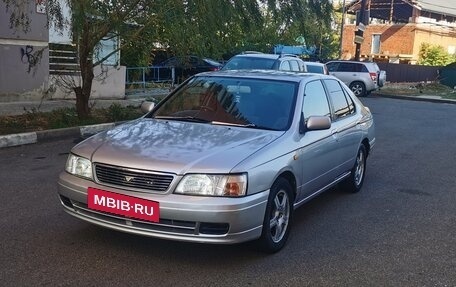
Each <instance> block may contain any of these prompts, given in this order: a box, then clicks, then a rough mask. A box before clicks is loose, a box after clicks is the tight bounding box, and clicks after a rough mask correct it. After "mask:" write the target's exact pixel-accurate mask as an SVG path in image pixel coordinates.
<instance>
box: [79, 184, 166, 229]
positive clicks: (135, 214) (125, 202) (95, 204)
mask: <svg viewBox="0 0 456 287" xmlns="http://www.w3.org/2000/svg"><path fill="white" fill-rule="evenodd" d="M87 204H88V206H89V208H90V209H93V210H98V211H103V212H109V213H113V214H117V215H123V216H125V217H128V218H136V219H141V220H145V221H152V222H158V221H159V220H160V206H159V203H158V202H156V201H151V200H146V199H142V198H137V197H134V196H128V195H123V194H119V193H115V192H110V191H106V190H101V189H97V188H93V187H89V188H88V189H87Z"/></svg>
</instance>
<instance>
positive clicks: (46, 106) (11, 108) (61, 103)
mask: <svg viewBox="0 0 456 287" xmlns="http://www.w3.org/2000/svg"><path fill="white" fill-rule="evenodd" d="M146 96H149V95H142V94H135V95H128V96H127V97H126V99H121V100H120V99H117V100H113V99H95V100H91V101H90V106H91V107H98V108H101V107H109V106H110V105H112V104H113V103H118V104H120V105H122V106H129V105H131V106H135V107H139V106H141V103H142V102H143V101H144V100H145V99H146V98H147V97H146ZM371 96H372V97H387V98H393V99H401V100H413V101H426V102H434V103H446V104H456V100H448V99H440V98H438V97H433V96H419V97H416V96H393V95H384V94H381V92H374V93H372V95H371ZM74 106H75V100H45V101H23V102H7V103H5V102H0V116H12V115H20V114H24V113H26V112H27V111H32V110H33V109H37V110H39V111H43V112H48V111H52V110H55V109H58V108H63V107H74ZM114 126H115V123H106V124H99V125H91V126H82V127H74V128H65V129H56V130H47V131H37V132H29V133H21V134H11V135H0V148H3V147H10V146H17V145H23V144H32V143H37V142H41V141H45V140H53V139H58V138H64V137H86V136H88V135H91V134H94V133H97V132H100V131H103V130H106V129H110V128H112V127H114Z"/></svg>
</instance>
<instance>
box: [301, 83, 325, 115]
mask: <svg viewBox="0 0 456 287" xmlns="http://www.w3.org/2000/svg"><path fill="white" fill-rule="evenodd" d="M304 93H305V94H304V103H303V107H302V111H303V113H304V118H305V120H306V121H307V119H308V118H309V117H310V116H331V111H330V109H329V104H328V98H327V97H326V91H325V89H324V87H323V84H322V83H321V81H313V82H310V83H307V85H306V88H305V91H304Z"/></svg>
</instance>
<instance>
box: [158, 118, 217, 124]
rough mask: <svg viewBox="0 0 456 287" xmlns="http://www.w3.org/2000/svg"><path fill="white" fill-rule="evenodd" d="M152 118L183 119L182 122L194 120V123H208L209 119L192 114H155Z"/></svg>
mask: <svg viewBox="0 0 456 287" xmlns="http://www.w3.org/2000/svg"><path fill="white" fill-rule="evenodd" d="M154 119H164V120H173V121H184V122H194V123H210V122H211V121H209V120H206V119H202V118H198V117H193V116H183V117H176V116H155V117H154Z"/></svg>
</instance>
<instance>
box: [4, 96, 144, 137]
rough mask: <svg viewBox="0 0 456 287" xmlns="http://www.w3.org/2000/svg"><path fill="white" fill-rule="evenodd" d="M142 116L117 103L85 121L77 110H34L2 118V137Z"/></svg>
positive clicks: (134, 110)
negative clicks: (80, 117)
mask: <svg viewBox="0 0 456 287" xmlns="http://www.w3.org/2000/svg"><path fill="white" fill-rule="evenodd" d="M142 115H143V113H142V112H141V110H140V108H138V107H132V106H127V107H123V106H121V105H120V104H116V103H115V104H112V105H111V106H109V107H108V108H99V109H92V111H91V115H90V117H89V118H88V119H85V120H80V119H79V118H78V116H77V113H76V109H75V108H60V109H56V110H54V111H52V112H40V111H38V110H37V109H32V110H30V111H26V113H25V114H22V115H17V116H0V135H7V134H16V133H24V132H34V131H42V130H50V129H59V128H69V127H76V126H84V125H94V124H101V123H110V122H119V121H128V120H133V119H136V118H139V117H140V116H142Z"/></svg>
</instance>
